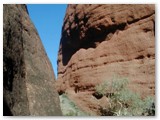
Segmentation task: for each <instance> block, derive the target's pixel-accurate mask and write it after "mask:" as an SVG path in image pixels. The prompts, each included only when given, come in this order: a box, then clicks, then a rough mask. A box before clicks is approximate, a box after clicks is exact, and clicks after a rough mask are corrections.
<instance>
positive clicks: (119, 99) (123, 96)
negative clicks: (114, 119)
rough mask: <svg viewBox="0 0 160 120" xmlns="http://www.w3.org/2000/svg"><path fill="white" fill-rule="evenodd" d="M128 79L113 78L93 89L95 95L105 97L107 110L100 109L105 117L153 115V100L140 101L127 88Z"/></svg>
mask: <svg viewBox="0 0 160 120" xmlns="http://www.w3.org/2000/svg"><path fill="white" fill-rule="evenodd" d="M127 85H128V79H126V78H121V77H114V78H113V79H112V80H109V81H105V82H103V83H101V84H99V85H97V86H96V87H95V90H96V93H97V94H99V95H103V96H106V97H107V98H108V100H109V108H104V107H101V108H100V112H101V115H105V116H141V115H145V116H153V115H155V105H154V99H153V98H152V97H147V98H145V99H141V97H140V95H139V94H137V93H134V92H132V91H131V90H129V89H128V88H127Z"/></svg>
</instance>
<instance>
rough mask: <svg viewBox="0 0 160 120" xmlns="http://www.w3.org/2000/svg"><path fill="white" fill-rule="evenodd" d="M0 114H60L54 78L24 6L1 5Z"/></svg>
mask: <svg viewBox="0 0 160 120" xmlns="http://www.w3.org/2000/svg"><path fill="white" fill-rule="evenodd" d="M3 74H4V78H3V98H4V99H3V108H4V109H3V112H4V113H3V115H7V116H8V115H15V116H17V115H20V116H23V115H34V116H42V115H45V116H46V115H61V114H62V113H61V110H60V106H59V97H58V93H57V91H56V89H55V87H54V85H55V77H54V73H53V70H52V67H51V64H50V61H49V59H48V57H47V55H46V53H45V50H44V48H43V45H42V43H41V40H40V38H39V36H38V33H37V31H36V29H35V27H34V25H33V24H32V22H31V20H30V18H29V15H28V12H27V8H26V5H20V4H17V5H14V4H12V5H9V4H4V5H3Z"/></svg>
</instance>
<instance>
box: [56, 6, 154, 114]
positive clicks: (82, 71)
mask: <svg viewBox="0 0 160 120" xmlns="http://www.w3.org/2000/svg"><path fill="white" fill-rule="evenodd" d="M154 7H155V6H154V5H136V4H135V5H127V4H125V5H111V4H110V5H68V8H67V11H66V16H65V19H64V24H63V29H62V38H61V43H60V48H59V54H58V81H57V89H58V92H59V94H62V93H64V92H67V93H68V96H69V97H70V98H71V99H72V100H74V102H75V103H76V104H77V105H78V106H79V107H80V108H82V109H83V110H85V111H86V112H89V113H91V114H95V113H97V109H98V108H99V106H100V105H102V106H103V103H104V101H103V99H99V100H97V99H95V98H94V97H93V96H92V94H93V93H94V92H95V90H94V87H95V85H97V84H99V83H101V82H103V81H104V80H109V79H110V78H113V75H120V76H122V77H127V78H129V80H130V85H129V87H130V89H132V90H134V91H135V92H138V93H140V94H141V95H142V97H145V96H147V95H153V96H154V94H155V81H154V79H155V8H154Z"/></svg>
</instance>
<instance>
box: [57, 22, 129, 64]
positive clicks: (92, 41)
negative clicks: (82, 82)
mask: <svg viewBox="0 0 160 120" xmlns="http://www.w3.org/2000/svg"><path fill="white" fill-rule="evenodd" d="M125 27H126V23H121V24H119V25H112V26H109V27H106V26H103V25H102V26H99V29H100V30H99V29H96V28H90V29H88V31H87V32H86V36H85V37H84V38H83V39H80V32H79V30H75V32H74V31H73V30H71V33H70V36H67V33H66V32H64V33H62V38H61V43H60V45H61V48H60V51H62V53H61V54H62V63H63V65H64V66H66V65H67V64H68V62H69V61H70V59H71V57H72V55H73V54H74V53H75V52H76V51H78V50H79V49H81V48H83V49H89V48H96V47H97V46H98V45H99V44H100V43H101V42H103V41H108V40H110V39H111V37H112V36H113V34H115V33H116V32H117V33H118V31H120V30H124V29H125Z"/></svg>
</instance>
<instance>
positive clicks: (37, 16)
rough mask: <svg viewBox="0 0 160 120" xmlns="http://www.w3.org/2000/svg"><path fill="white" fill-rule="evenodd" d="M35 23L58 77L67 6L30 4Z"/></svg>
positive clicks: (29, 10)
mask: <svg viewBox="0 0 160 120" xmlns="http://www.w3.org/2000/svg"><path fill="white" fill-rule="evenodd" d="M27 8H28V12H29V16H30V18H31V20H32V22H33V23H34V25H35V27H36V29H37V31H38V33H39V36H40V38H41V40H42V43H43V46H44V48H45V50H46V52H47V55H48V57H49V59H50V61H51V63H52V66H53V69H54V73H55V76H56V77H57V55H58V49H59V42H60V38H61V29H62V24H63V18H64V15H65V11H66V8H67V5H66V4H28V5H27Z"/></svg>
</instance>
